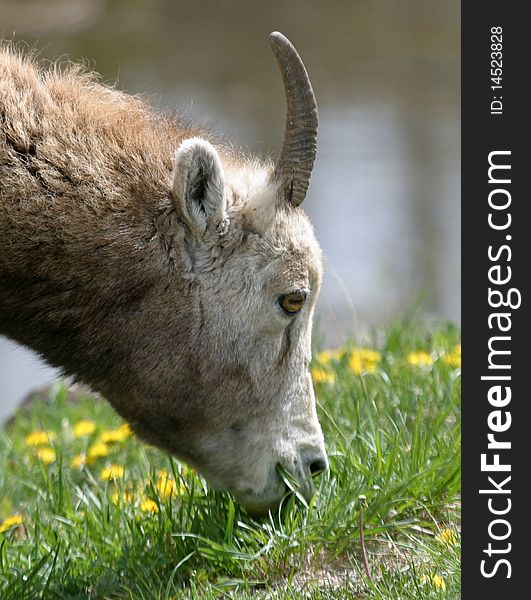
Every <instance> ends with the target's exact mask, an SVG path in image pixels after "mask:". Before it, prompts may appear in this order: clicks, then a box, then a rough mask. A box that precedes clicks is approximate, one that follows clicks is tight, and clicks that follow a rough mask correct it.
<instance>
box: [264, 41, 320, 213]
mask: <svg viewBox="0 0 531 600" xmlns="http://www.w3.org/2000/svg"><path fill="white" fill-rule="evenodd" d="M269 42H270V44H271V49H272V50H273V54H274V55H275V58H276V60H277V63H278V66H279V69H280V73H281V74H282V80H283V82H284V91H285V93H286V104H287V115H286V129H285V132H284V142H283V144H282V151H281V153H280V158H279V159H278V162H277V164H276V166H275V170H274V172H273V179H274V180H275V182H277V183H278V184H280V193H281V194H282V195H283V196H284V197H285V199H286V200H287V201H288V202H290V203H291V204H293V205H294V206H298V205H299V204H300V203H301V202H302V201H303V200H304V197H305V196H306V190H307V189H308V185H309V183H310V176H311V174H312V169H313V163H314V161H315V155H316V153H317V125H318V123H319V115H318V114H317V102H316V101H315V96H314V93H313V89H312V84H311V83H310V78H309V77H308V73H307V71H306V69H305V67H304V64H303V62H302V60H301V57H300V56H299V54H298V53H297V50H295V48H294V47H293V45H292V44H291V42H290V41H289V40H288V39H287V38H286V37H285V36H283V35H282V34H281V33H279V32H278V31H274V32H273V33H272V34H271V35H270V36H269Z"/></svg>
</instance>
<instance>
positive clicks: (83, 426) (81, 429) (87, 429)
mask: <svg viewBox="0 0 531 600" xmlns="http://www.w3.org/2000/svg"><path fill="white" fill-rule="evenodd" d="M94 431H96V423H94V421H89V420H84V421H78V422H77V423H76V424H75V425H74V436H75V437H77V438H78V437H84V436H86V435H91V434H92V433H94Z"/></svg>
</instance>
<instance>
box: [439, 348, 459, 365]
mask: <svg viewBox="0 0 531 600" xmlns="http://www.w3.org/2000/svg"><path fill="white" fill-rule="evenodd" d="M443 361H444V362H445V363H446V364H447V365H449V366H450V367H454V368H456V369H459V368H460V367H461V344H457V346H454V348H453V349H452V351H451V352H448V354H446V355H445V356H443Z"/></svg>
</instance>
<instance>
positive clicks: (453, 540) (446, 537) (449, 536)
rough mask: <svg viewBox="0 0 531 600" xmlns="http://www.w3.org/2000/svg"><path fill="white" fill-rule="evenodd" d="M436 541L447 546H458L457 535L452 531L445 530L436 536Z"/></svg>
mask: <svg viewBox="0 0 531 600" xmlns="http://www.w3.org/2000/svg"><path fill="white" fill-rule="evenodd" d="M435 539H436V540H438V541H439V542H441V543H442V544H446V545H448V546H456V545H457V535H456V533H455V531H452V530H451V529H448V528H446V527H445V528H444V529H441V531H439V533H438V534H437V535H436V536H435Z"/></svg>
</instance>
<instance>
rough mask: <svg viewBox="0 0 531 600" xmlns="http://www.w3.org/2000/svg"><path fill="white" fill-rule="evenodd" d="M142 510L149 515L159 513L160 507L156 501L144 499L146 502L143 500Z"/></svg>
mask: <svg viewBox="0 0 531 600" xmlns="http://www.w3.org/2000/svg"><path fill="white" fill-rule="evenodd" d="M140 510H143V511H144V512H149V513H158V512H159V507H158V506H157V503H156V502H155V501H154V500H150V499H149V498H144V500H142V502H141V503H140Z"/></svg>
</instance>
